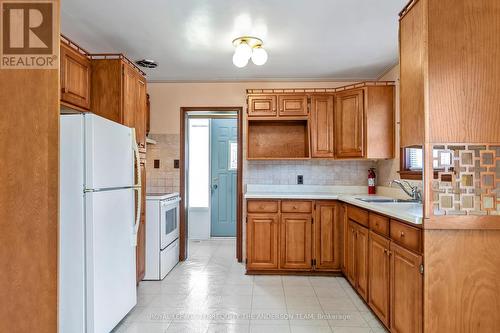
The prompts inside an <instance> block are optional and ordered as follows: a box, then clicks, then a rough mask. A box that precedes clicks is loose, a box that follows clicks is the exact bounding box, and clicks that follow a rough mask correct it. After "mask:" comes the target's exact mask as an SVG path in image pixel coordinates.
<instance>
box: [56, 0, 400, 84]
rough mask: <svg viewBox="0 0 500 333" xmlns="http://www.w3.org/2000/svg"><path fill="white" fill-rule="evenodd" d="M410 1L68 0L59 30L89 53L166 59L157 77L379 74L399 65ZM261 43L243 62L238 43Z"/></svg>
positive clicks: (335, 77)
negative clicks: (402, 18) (402, 16)
mask: <svg viewBox="0 0 500 333" xmlns="http://www.w3.org/2000/svg"><path fill="white" fill-rule="evenodd" d="M406 2H407V0H309V1H307V0H247V1H242V0H135V1H130V0H129V1H124V0H64V1H61V6H62V13H61V16H62V18H61V20H62V32H63V34H65V35H67V36H68V37H69V38H71V39H73V40H74V41H75V42H77V43H78V44H80V45H81V46H82V47H84V48H86V49H87V50H88V51H90V52H92V53H103V52H122V53H125V54H126V55H127V56H128V57H129V58H130V59H132V60H138V59H142V58H151V59H154V60H156V61H157V62H159V64H160V65H159V67H158V68H157V69H155V70H146V73H147V75H148V80H150V81H236V80H357V79H376V78H378V77H379V76H380V75H381V74H382V73H383V72H384V71H385V70H386V69H388V67H390V66H392V65H394V64H395V63H396V62H397V56H398V12H399V11H400V10H401V9H402V8H403V6H404V5H405V3H406ZM242 35H254V36H257V37H259V38H262V39H263V40H264V47H265V48H266V49H267V51H268V54H269V60H268V62H267V63H266V64H265V65H264V66H259V67H258V66H255V65H253V64H252V63H251V62H249V64H248V65H247V67H245V68H242V69H239V68H236V67H235V66H234V65H233V64H232V60H231V59H232V54H233V46H232V44H231V41H232V40H233V39H234V38H235V37H238V36H242Z"/></svg>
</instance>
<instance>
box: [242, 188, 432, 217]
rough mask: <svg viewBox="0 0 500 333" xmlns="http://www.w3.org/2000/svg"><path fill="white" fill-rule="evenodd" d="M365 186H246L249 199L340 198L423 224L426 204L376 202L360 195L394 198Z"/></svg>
mask: <svg viewBox="0 0 500 333" xmlns="http://www.w3.org/2000/svg"><path fill="white" fill-rule="evenodd" d="M366 191H367V190H366V186H322V185H252V184H248V185H247V188H246V193H245V198H246V199H311V200H339V201H343V202H346V203H348V204H351V205H354V206H358V207H361V208H365V209H369V210H371V211H374V212H377V213H380V214H384V215H387V216H390V217H393V218H396V219H399V220H403V221H406V222H409V223H413V224H417V225H421V224H422V216H423V206H422V204H420V203H373V202H364V201H361V200H358V199H357V198H366V197H374V198H394V197H393V196H381V195H368V194H366Z"/></svg>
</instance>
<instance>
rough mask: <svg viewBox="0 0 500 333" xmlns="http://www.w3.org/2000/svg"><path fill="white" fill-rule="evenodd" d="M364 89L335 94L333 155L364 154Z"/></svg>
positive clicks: (345, 156)
mask: <svg viewBox="0 0 500 333" xmlns="http://www.w3.org/2000/svg"><path fill="white" fill-rule="evenodd" d="M363 94H364V90H363V89H357V90H351V91H345V92H342V93H338V94H337V95H335V99H336V104H335V156H336V157H338V158H353V157H363V156H364V99H363Z"/></svg>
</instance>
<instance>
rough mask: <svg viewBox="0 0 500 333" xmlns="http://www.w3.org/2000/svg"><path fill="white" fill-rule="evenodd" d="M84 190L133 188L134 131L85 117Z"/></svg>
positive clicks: (90, 116)
mask: <svg viewBox="0 0 500 333" xmlns="http://www.w3.org/2000/svg"><path fill="white" fill-rule="evenodd" d="M84 117H85V188H86V189H103V188H118V187H127V186H133V185H134V152H133V141H132V140H135V138H133V136H132V129H131V128H129V127H126V126H123V125H120V124H118V123H115V122H113V121H110V120H108V119H104V118H102V117H99V116H96V115H93V114H90V113H86V114H85V116H84Z"/></svg>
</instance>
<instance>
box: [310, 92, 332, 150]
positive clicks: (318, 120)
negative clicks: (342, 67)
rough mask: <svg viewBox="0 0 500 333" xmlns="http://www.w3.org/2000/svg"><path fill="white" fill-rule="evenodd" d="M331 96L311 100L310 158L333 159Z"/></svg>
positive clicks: (315, 97) (314, 97) (316, 97)
mask: <svg viewBox="0 0 500 333" xmlns="http://www.w3.org/2000/svg"><path fill="white" fill-rule="evenodd" d="M333 124H334V123H333V96H313V97H312V98H311V147H312V154H311V155H312V157H333V152H334V151H333V149H334V148H333V143H334V140H333V135H334V128H333Z"/></svg>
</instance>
